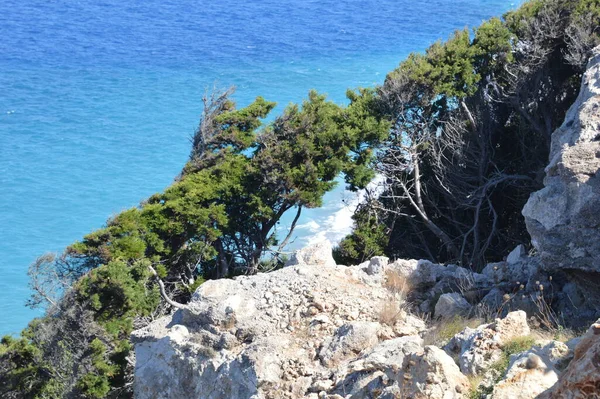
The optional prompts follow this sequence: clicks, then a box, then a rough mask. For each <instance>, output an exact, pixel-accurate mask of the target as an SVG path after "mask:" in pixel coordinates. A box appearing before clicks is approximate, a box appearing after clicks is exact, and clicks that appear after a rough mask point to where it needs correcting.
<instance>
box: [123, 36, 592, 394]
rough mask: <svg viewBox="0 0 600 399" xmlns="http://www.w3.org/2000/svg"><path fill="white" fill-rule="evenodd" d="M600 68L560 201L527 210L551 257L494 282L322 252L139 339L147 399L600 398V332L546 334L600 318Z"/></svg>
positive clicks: (579, 115)
mask: <svg viewBox="0 0 600 399" xmlns="http://www.w3.org/2000/svg"><path fill="white" fill-rule="evenodd" d="M594 54H595V55H594V57H593V58H592V59H591V61H590V64H589V66H588V69H587V72H586V73H585V75H584V76H583V81H582V88H581V92H580V95H579V97H578V99H577V102H576V103H575V104H574V105H573V106H572V107H571V109H570V111H569V113H568V115H567V117H566V120H565V122H564V124H563V125H562V126H561V127H560V129H558V130H557V131H556V132H555V133H554V134H553V137H552V149H551V160H550V164H549V165H548V167H547V168H546V172H547V176H546V179H545V188H544V189H542V190H541V191H539V192H536V193H534V194H533V195H532V196H531V198H530V200H529V202H528V203H527V205H526V207H525V208H524V209H523V215H524V216H525V218H526V221H527V226H528V229H529V231H530V233H531V236H532V240H533V245H534V247H535V248H536V249H537V254H536V255H534V256H530V255H529V254H527V253H526V251H525V250H524V248H523V247H521V246H519V247H517V248H516V249H515V250H514V251H513V252H512V253H511V254H509V255H508V257H507V259H506V260H505V261H503V262H499V263H493V264H490V265H488V266H487V267H486V268H485V269H484V270H483V271H482V273H480V274H479V273H473V272H472V271H470V270H467V269H464V268H461V267H458V266H455V265H439V264H434V263H431V262H428V261H416V260H396V261H393V262H390V261H389V260H388V259H387V258H383V257H376V258H373V259H371V260H370V261H368V262H365V263H363V264H361V265H357V266H342V265H336V264H335V262H334V261H333V259H332V257H331V247H330V245H329V244H328V243H322V244H319V245H316V246H313V247H309V248H306V249H304V250H302V251H299V252H298V253H296V254H295V255H294V257H293V259H292V260H291V261H290V262H289V264H288V266H286V267H285V268H283V269H281V270H277V271H275V272H272V273H268V274H258V275H255V276H240V277H236V278H234V279H222V280H214V281H208V282H206V283H204V284H203V285H201V286H200V288H199V289H198V290H197V291H196V293H195V294H194V296H193V298H192V301H191V302H190V303H189V304H188V305H187V307H186V308H185V309H181V310H178V311H177V312H176V313H175V314H174V315H173V316H172V317H166V318H163V319H160V320H157V321H155V322H154V323H152V324H151V325H149V326H148V327H146V328H144V329H142V330H138V331H136V332H135V333H134V334H133V340H134V342H135V343H136V347H135V355H136V366H135V381H134V390H135V395H136V397H137V398H140V399H146V398H174V399H177V398H207V399H217V398H219V399H221V398H223V399H225V398H231V399H250V398H251V399H263V398H264V399H267V398H311V399H318V398H329V399H340V398H355V399H358V398H381V399H384V398H385V399H392V398H415V399H419V398H433V399H436V398H440V399H453V398H468V397H469V398H473V397H486V395H488V396H487V397H488V398H491V399H509V398H511V399H513V398H516V399H531V398H536V397H540V398H594V397H596V398H597V397H600V395H599V392H600V382H599V381H600V360H599V359H600V357H599V356H600V355H599V348H600V338H599V337H600V324H593V325H592V327H591V328H590V329H589V331H588V333H587V334H586V335H585V337H583V338H581V339H572V340H569V341H567V340H563V341H565V342H561V341H559V340H554V338H557V337H558V335H560V334H558V333H557V331H558V332H560V331H559V330H554V335H556V337H555V336H549V335H548V334H547V333H546V334H544V333H543V328H542V329H540V326H541V327H545V328H546V330H547V329H548V328H553V327H558V324H559V323H562V322H572V324H576V323H575V321H579V320H588V319H589V318H591V317H594V316H595V317H598V314H599V312H600V305H599V303H600V301H597V300H596V299H594V298H600V295H596V294H595V290H596V289H598V291H600V288H599V287H600V278H599V277H598V276H600V274H598V273H600V48H597V49H596V50H595V52H594ZM469 320H471V321H469ZM466 324H472V325H471V327H469V326H467V325H466ZM587 325H588V326H589V324H587ZM457 327H458V328H457ZM534 330H535V331H534Z"/></svg>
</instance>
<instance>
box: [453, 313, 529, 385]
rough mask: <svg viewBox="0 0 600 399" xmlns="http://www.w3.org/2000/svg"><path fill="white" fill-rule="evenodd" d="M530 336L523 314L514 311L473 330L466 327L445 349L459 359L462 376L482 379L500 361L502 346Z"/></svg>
mask: <svg viewBox="0 0 600 399" xmlns="http://www.w3.org/2000/svg"><path fill="white" fill-rule="evenodd" d="M529 333H530V329H529V325H528V324H527V315H526V314H525V312H523V311H517V312H512V313H509V314H508V315H507V316H506V317H505V318H504V319H498V320H496V321H495V322H494V323H491V324H484V325H481V326H479V327H477V328H476V329H471V328H468V327H467V328H466V329H465V330H464V331H462V332H460V333H459V334H457V335H455V336H454V337H453V338H452V339H451V340H450V342H449V343H448V344H447V345H446V346H445V347H444V349H445V350H446V352H448V353H449V354H450V355H452V356H454V357H456V358H458V364H459V366H460V369H461V371H462V372H463V373H465V374H467V375H481V374H482V373H484V372H485V371H486V370H487V369H488V368H489V367H490V366H491V365H492V364H494V363H495V362H497V361H498V360H499V359H500V358H501V356H502V346H503V345H504V344H506V343H507V342H509V341H510V340H511V339H513V338H517V337H522V336H527V335H529Z"/></svg>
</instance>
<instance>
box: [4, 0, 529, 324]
mask: <svg viewBox="0 0 600 399" xmlns="http://www.w3.org/2000/svg"><path fill="white" fill-rule="evenodd" d="M518 3H519V2H518V1H517V2H514V1H513V2H511V1H505V0H430V1H415V0H377V1H375V0H361V1H358V0H346V1H344V0H318V1H316V0H303V1H299V0H296V1H293V0H261V1H256V2H252V1H250V2H248V1H235V0H218V1H217V0H194V1H190V0H179V1H174V0H160V1H159V0H145V1H133V0H2V1H0V335H1V334H9V333H13V334H14V333H18V332H19V331H20V330H21V329H22V328H23V327H24V326H26V324H27V322H28V321H29V320H31V318H32V317H34V316H36V315H39V314H40V310H37V311H35V310H30V309H28V308H26V307H25V301H26V299H27V298H28V295H29V289H28V277H27V275H26V272H27V268H28V265H29V264H30V263H31V262H32V261H33V260H34V259H35V258H36V257H37V256H39V255H41V254H43V253H44V252H48V251H52V252H60V251H61V250H62V249H63V248H64V247H65V246H67V245H68V244H70V243H72V242H73V241H75V240H77V239H80V238H81V237H82V236H83V235H84V234H86V233H88V232H90V231H92V230H94V229H97V228H99V227H102V225H103V224H104V222H105V220H106V219H107V217H109V216H111V215H113V214H115V213H118V212H119V211H121V210H124V209H127V208H129V207H132V206H135V205H137V204H138V203H139V202H140V201H141V200H143V199H144V198H146V197H148V196H149V195H151V194H153V193H155V192H157V191H160V190H162V189H164V188H165V187H166V186H168V185H169V184H170V183H171V182H172V181H173V178H174V176H175V175H176V174H177V173H178V172H179V171H180V169H181V167H182V166H183V164H184V162H185V161H186V159H187V156H188V152H189V149H190V143H189V138H190V136H191V135H192V133H193V132H194V129H195V127H196V125H197V123H198V118H199V115H200V113H201V98H202V96H203V94H204V93H205V92H206V91H207V90H210V89H211V88H212V87H218V88H224V87H227V86H230V85H235V86H237V92H236V94H235V99H236V100H237V101H238V104H239V105H240V106H243V105H246V104H248V103H249V102H250V101H251V100H252V99H253V98H254V97H256V96H258V95H262V96H264V97H266V98H267V99H268V100H272V101H277V102H278V104H280V106H279V107H278V108H277V109H276V111H277V112H280V111H281V109H282V108H283V106H285V105H286V104H288V103H290V102H292V101H293V102H298V101H301V100H302V99H303V98H304V97H305V96H306V93H307V92H308V90H309V89H311V88H315V89H317V90H319V91H321V92H325V93H328V94H329V96H330V98H331V99H333V100H335V101H336V102H339V103H344V102H345V97H344V93H345V90H346V89H347V88H355V87H358V86H372V85H376V84H380V83H382V82H383V79H384V77H385V75H386V73H387V72H389V71H390V70H392V69H393V68H394V67H395V66H396V65H397V64H398V63H399V62H400V61H401V60H402V59H403V58H404V57H406V55H407V54H408V53H409V52H411V51H415V50H423V49H425V48H426V47H427V46H428V45H429V44H431V43H433V42H434V41H435V40H438V39H445V38H447V37H448V36H449V35H450V34H451V33H452V31H453V30H455V29H458V28H464V27H465V26H471V27H473V26H476V25H478V24H479V23H481V22H482V21H483V20H484V19H486V18H489V17H490V16H493V15H500V14H502V13H503V12H505V11H507V10H509V9H511V8H514V7H516V6H517V5H518ZM355 201H356V198H355V197H353V196H351V195H349V194H348V193H345V192H343V190H342V189H341V188H340V189H337V190H336V191H334V192H332V193H330V194H329V195H328V196H327V197H326V201H325V206H324V207H323V208H321V209H318V210H312V211H310V212H306V213H305V214H304V217H303V219H302V221H301V225H300V226H299V227H300V228H299V229H298V230H297V234H296V240H295V242H294V245H295V246H301V245H303V244H305V243H306V242H309V241H311V240H313V241H314V240H315V239H318V238H321V237H326V238H330V239H332V240H337V239H339V238H340V237H342V236H343V235H344V234H346V233H347V232H348V229H349V227H350V226H351V220H350V219H349V216H350V215H351V213H352V207H351V205H352V203H353V202H355ZM348 204H350V205H348ZM286 223H289V218H288V219H286V220H284V223H283V225H284V226H285V224H286Z"/></svg>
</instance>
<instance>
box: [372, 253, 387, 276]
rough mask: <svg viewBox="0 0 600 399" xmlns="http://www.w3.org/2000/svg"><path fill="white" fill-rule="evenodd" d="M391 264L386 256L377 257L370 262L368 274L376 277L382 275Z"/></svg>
mask: <svg viewBox="0 0 600 399" xmlns="http://www.w3.org/2000/svg"><path fill="white" fill-rule="evenodd" d="M388 263H390V260H389V258H386V257H385V256H375V257H373V258H371V260H370V261H369V265H368V266H367V274H369V275H375V274H382V273H383V272H384V271H385V268H386V266H387V265H388Z"/></svg>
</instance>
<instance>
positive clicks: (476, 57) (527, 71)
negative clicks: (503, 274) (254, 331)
mask: <svg viewBox="0 0 600 399" xmlns="http://www.w3.org/2000/svg"><path fill="white" fill-rule="evenodd" d="M599 36H600V3H599V2H598V1H594V0H590V1H588V0H585V1H557V0H548V1H541V0H540V1H530V2H527V3H525V4H524V5H523V6H522V7H521V8H519V9H518V10H516V11H514V12H510V13H508V14H506V15H505V16H504V19H503V20H501V19H498V18H493V19H491V20H489V21H487V22H485V23H483V24H482V25H481V26H479V27H478V28H476V29H475V30H474V31H473V33H472V34H470V32H469V31H468V30H463V31H457V32H455V34H454V35H453V36H452V37H450V39H449V40H447V41H446V42H443V43H442V42H438V43H435V44H433V45H432V46H431V47H429V48H428V49H427V51H426V52H425V53H424V54H412V55H410V56H409V57H408V59H407V60H406V61H404V62H402V63H401V64H400V66H399V67H398V68H397V69H395V70H394V71H392V72H390V73H389V74H388V76H387V78H386V80H385V82H384V84H383V85H382V86H380V87H378V88H376V94H375V102H374V103H375V104H376V107H375V109H376V110H377V112H378V113H379V115H380V117H381V118H382V119H383V120H387V121H389V122H390V123H391V126H392V127H391V130H390V134H389V135H388V137H387V139H386V140H385V142H384V143H383V144H382V147H381V151H380V152H379V153H378V157H377V160H376V162H375V164H374V168H375V170H376V171H377V172H378V173H379V174H381V175H382V176H383V187H382V189H381V191H380V192H376V193H374V195H372V196H371V197H369V198H368V199H367V201H366V202H365V203H363V204H362V205H361V206H360V207H359V209H358V211H357V212H356V214H355V216H354V218H355V224H356V228H355V230H354V232H353V233H352V234H351V235H350V236H348V237H346V238H345V239H344V240H343V241H342V242H341V244H340V246H339V249H338V251H337V257H338V260H339V261H341V262H342V263H346V264H352V263H357V262H361V261H363V260H365V259H368V258H370V257H371V256H373V255H383V254H385V255H387V256H389V257H392V258H416V259H419V258H424V259H431V260H435V261H438V262H451V263H457V264H462V265H466V266H471V267H473V268H475V269H478V270H480V269H481V268H482V267H483V266H485V264H486V263H487V262H489V261H494V260H499V259H502V257H503V256H506V254H508V253H509V252H510V250H511V249H512V248H514V247H515V246H516V245H517V244H526V245H527V244H529V237H528V235H527V231H526V228H525V224H524V219H523V217H522V216H521V210H522V209H523V206H524V204H525V202H526V201H527V199H528V197H529V194H530V193H531V192H532V191H535V190H537V189H539V188H540V187H541V184H542V181H541V179H542V177H543V169H544V167H545V165H546V163H547V159H548V153H549V148H550V138H551V134H552V132H553V131H554V130H555V129H556V128H557V127H558V126H559V125H560V124H561V123H562V121H563V119H564V115H565V113H566V111H567V109H568V107H569V106H570V105H571V104H572V103H573V101H574V99H575V97H576V95H577V92H578V89H579V84H580V79H581V73H582V71H583V69H584V68H585V64H586V62H587V60H588V58H589V54H590V50H591V49H592V48H593V47H594V45H596V44H597V43H598V42H599Z"/></svg>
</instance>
